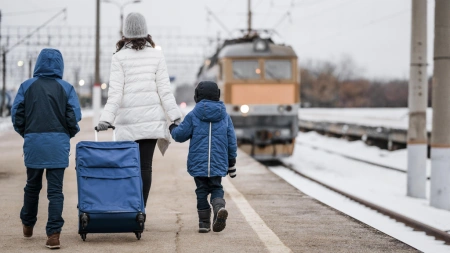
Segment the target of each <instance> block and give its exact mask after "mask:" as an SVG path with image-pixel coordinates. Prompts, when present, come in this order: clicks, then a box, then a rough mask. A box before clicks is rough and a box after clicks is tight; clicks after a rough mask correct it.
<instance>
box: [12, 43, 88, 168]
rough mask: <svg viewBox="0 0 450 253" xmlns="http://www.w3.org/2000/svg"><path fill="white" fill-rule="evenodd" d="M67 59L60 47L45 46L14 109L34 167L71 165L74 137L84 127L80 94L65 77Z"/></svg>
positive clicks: (27, 158)
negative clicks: (78, 95)
mask: <svg viewBox="0 0 450 253" xmlns="http://www.w3.org/2000/svg"><path fill="white" fill-rule="evenodd" d="M63 71H64V62H63V58H62V55H61V53H60V52H59V51H58V50H56V49H48V48H46V49H43V50H42V51H41V53H40V54H39V57H38V58H37V61H36V66H35V68H34V74H33V78H31V79H28V80H26V81H25V82H23V83H22V84H21V85H20V88H19V91H18V92H17V95H16V98H15V100H14V104H13V107H12V109H11V119H12V123H13V125H14V130H16V132H17V133H19V134H20V135H21V136H22V137H23V138H24V139H25V140H24V144H23V151H24V157H25V166H26V167H27V168H33V169H44V168H45V169H53V168H66V167H68V166H69V151H70V138H72V137H74V136H75V134H77V133H78V132H79V131H80V128H79V126H78V122H79V121H80V120H81V110H80V105H79V103H78V97H77V94H76V92H75V90H74V88H73V87H72V85H71V84H69V83H68V82H66V81H63V80H62V79H61V78H62V76H63Z"/></svg>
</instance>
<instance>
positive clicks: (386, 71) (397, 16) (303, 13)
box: [0, 0, 434, 78]
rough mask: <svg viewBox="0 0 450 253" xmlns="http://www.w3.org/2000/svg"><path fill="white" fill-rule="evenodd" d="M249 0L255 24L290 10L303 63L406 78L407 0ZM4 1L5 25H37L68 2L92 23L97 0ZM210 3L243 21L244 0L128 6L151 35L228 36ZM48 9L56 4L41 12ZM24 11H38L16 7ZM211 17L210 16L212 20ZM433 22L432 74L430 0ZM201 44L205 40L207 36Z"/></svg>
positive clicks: (105, 19)
mask: <svg viewBox="0 0 450 253" xmlns="http://www.w3.org/2000/svg"><path fill="white" fill-rule="evenodd" d="M116 1H117V2H122V3H123V2H126V0H116ZM252 4H253V12H254V18H253V24H254V26H255V27H256V28H273V27H274V25H275V24H277V23H278V21H279V20H280V19H282V17H283V16H284V15H286V12H287V11H288V10H291V15H292V18H291V20H289V18H285V19H284V21H282V22H281V24H280V25H279V26H278V27H277V31H278V32H279V33H280V35H281V37H282V39H283V42H285V43H287V44H290V45H292V46H293V47H294V49H295V50H296V52H297V54H298V55H299V58H300V60H301V61H302V60H306V59H330V60H338V59H339V58H340V57H342V56H343V55H350V56H352V57H353V58H354V60H355V61H356V63H357V64H358V65H359V66H360V67H362V68H363V69H364V72H363V73H362V75H363V76H367V77H376V78H386V77H403V78H407V77H408V76H409V49H410V29H411V28H410V21H411V9H410V8H411V1H410V0H296V1H292V0H253V1H252ZM292 4H293V5H292ZM0 6H1V7H0V8H1V10H2V12H3V13H4V14H5V15H4V17H3V22H2V26H5V25H6V26H8V25H38V24H41V23H43V22H45V20H47V19H48V18H49V17H51V16H52V15H53V14H54V13H56V12H57V11H58V10H59V9H61V8H64V7H67V8H68V18H67V20H66V21H65V22H66V23H67V24H68V25H71V26H72V25H81V26H91V25H92V26H93V25H94V24H95V15H94V14H95V0H65V1H55V0H40V1H34V0H14V1H10V0H1V5H0ZM205 6H208V7H209V8H210V9H211V10H212V11H213V12H214V13H215V14H216V15H217V16H218V17H219V18H220V19H221V21H222V22H223V23H225V24H226V26H227V27H228V29H230V30H234V29H237V28H245V27H246V24H247V23H246V11H247V1H246V0H209V1H207V0H189V1H186V0H164V1H163V0H158V1H157V0H142V3H140V4H132V5H129V6H127V7H126V8H125V14H126V13H128V12H131V11H139V12H141V13H142V14H144V15H145V17H146V18H147V22H148V25H149V28H150V31H149V32H150V33H152V30H161V29H162V30H164V29H170V30H171V31H176V32H179V33H181V34H183V35H208V36H212V37H215V36H216V34H217V32H218V31H220V32H221V35H222V37H225V36H226V32H225V31H224V30H223V29H221V27H220V26H219V25H218V24H217V22H215V21H214V19H213V18H212V17H209V18H208V15H207V12H206V10H205ZM292 6H293V7H292ZM46 9H51V10H50V11H46V12H39V10H46ZM22 11H24V12H25V11H36V13H29V14H27V15H18V14H19V13H16V12H22ZM8 13H9V14H8ZM14 13H15V14H14ZM207 19H209V20H210V21H209V22H207ZM428 20H429V24H428V48H429V50H428V59H429V64H430V68H429V69H428V73H429V74H431V73H432V63H433V62H432V53H433V51H432V48H433V36H434V35H433V21H434V1H431V0H430V1H429V4H428ZM61 23H64V21H63V20H62V19H59V20H58V21H56V22H55V24H61ZM101 23H102V26H105V27H114V28H117V31H118V30H119V10H118V8H117V6H115V5H112V4H107V3H102V18H101ZM156 33H157V34H158V32H156ZM155 40H156V41H158V38H157V37H155ZM199 43H202V44H204V43H206V42H205V39H203V40H202V41H199ZM164 49H165V51H166V50H168V49H167V48H164Z"/></svg>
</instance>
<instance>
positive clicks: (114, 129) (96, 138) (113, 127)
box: [94, 126, 116, 141]
mask: <svg viewBox="0 0 450 253" xmlns="http://www.w3.org/2000/svg"><path fill="white" fill-rule="evenodd" d="M108 128H112V130H113V141H116V127H115V126H108ZM94 129H95V141H98V132H100V131H99V130H98V129H97V127H94Z"/></svg>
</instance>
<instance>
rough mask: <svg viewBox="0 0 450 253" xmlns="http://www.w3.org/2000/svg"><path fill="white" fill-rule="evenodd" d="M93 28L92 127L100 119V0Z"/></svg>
mask: <svg viewBox="0 0 450 253" xmlns="http://www.w3.org/2000/svg"><path fill="white" fill-rule="evenodd" d="M95 27H96V29H95V76H94V87H93V92H92V109H93V112H94V115H93V118H92V122H93V124H94V126H95V125H97V123H98V120H99V118H100V0H97V17H96V24H95ZM111 123H112V122H111Z"/></svg>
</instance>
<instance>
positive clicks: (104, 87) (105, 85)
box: [100, 83, 108, 90]
mask: <svg viewBox="0 0 450 253" xmlns="http://www.w3.org/2000/svg"><path fill="white" fill-rule="evenodd" d="M106 87H108V85H107V84H106V83H102V85H101V86H100V88H102V90H104V89H106Z"/></svg>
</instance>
